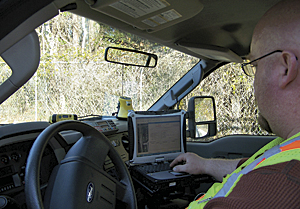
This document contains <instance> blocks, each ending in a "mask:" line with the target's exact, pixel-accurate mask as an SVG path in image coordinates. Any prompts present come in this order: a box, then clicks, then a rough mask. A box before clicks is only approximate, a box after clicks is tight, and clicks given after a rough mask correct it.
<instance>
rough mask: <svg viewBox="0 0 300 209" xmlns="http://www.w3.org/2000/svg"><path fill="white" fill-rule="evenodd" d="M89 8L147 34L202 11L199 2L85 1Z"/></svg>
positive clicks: (201, 5) (179, 0) (170, 0)
mask: <svg viewBox="0 0 300 209" xmlns="http://www.w3.org/2000/svg"><path fill="white" fill-rule="evenodd" d="M86 2H87V3H88V4H89V5H90V7H91V8H92V9H94V10H97V11H99V12H101V13H104V14H106V15H109V16H111V17H113V18H116V19H118V20H120V21H123V22H126V23H127V24H129V25H132V26H134V27H136V28H139V29H141V30H146V31H147V32H149V33H151V32H156V31H159V30H161V29H164V28H167V27H169V26H171V25H174V24H177V23H179V22H182V21H184V20H187V19H189V18H191V17H193V16H195V15H196V14H198V13H199V12H200V11H201V10H202V9H203V4H202V3H201V2H200V1H199V0H184V1H182V0H155V1H149V0H119V1H116V0H101V1H95V0H86Z"/></svg>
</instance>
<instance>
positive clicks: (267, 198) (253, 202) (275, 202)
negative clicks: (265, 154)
mask: <svg viewBox="0 0 300 209" xmlns="http://www.w3.org/2000/svg"><path fill="white" fill-rule="evenodd" d="M299 206H300V161H298V160H291V161H288V162H284V163H278V164H275V165H270V166H264V167H261V168H258V169H255V170H253V171H251V172H249V173H248V174H246V175H244V176H242V177H241V179H240V181H239V182H238V183H237V185H236V186H235V187H234V188H233V190H232V192H231V193H230V194H229V195H228V196H227V197H219V198H215V199H212V200H211V201H209V202H208V203H207V204H206V205H205V207H204V208H205V209H212V208H214V209H225V208H231V209H240V208H260V209H269V208H299Z"/></svg>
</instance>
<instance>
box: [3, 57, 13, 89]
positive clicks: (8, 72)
mask: <svg viewBox="0 0 300 209" xmlns="http://www.w3.org/2000/svg"><path fill="white" fill-rule="evenodd" d="M11 74H12V72H11V69H10V68H9V66H8V65H7V64H6V62H4V60H3V59H2V58H1V57H0V85H1V84H2V83H3V82H4V81H6V80H7V79H8V78H9V77H10V76H11Z"/></svg>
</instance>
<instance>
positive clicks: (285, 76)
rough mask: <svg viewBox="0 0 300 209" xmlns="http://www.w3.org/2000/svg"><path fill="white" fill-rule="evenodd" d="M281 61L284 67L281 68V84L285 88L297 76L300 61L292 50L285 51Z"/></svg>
mask: <svg viewBox="0 0 300 209" xmlns="http://www.w3.org/2000/svg"><path fill="white" fill-rule="evenodd" d="M280 61H281V64H282V66H283V67H282V69H281V70H280V80H279V86H280V88H282V89H284V88H285V87H286V86H287V85H288V84H289V83H291V82H292V81H293V80H295V79H296V78H297V75H298V68H299V63H298V58H297V57H296V55H295V54H294V53H292V52H290V51H283V52H282V53H281V59H280Z"/></svg>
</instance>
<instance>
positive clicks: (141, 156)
mask: <svg viewBox="0 0 300 209" xmlns="http://www.w3.org/2000/svg"><path fill="white" fill-rule="evenodd" d="M185 114H186V112H185V111H184V110H172V111H168V112H165V111H150V112H149V111H137V112H134V111H131V112H130V113H129V114H128V135H129V145H130V146H129V159H130V168H131V169H130V170H131V171H132V173H133V177H135V178H136V179H137V180H138V181H142V182H143V183H144V184H147V183H149V181H150V183H151V182H152V183H155V184H156V187H157V186H158V185H159V182H164V183H166V182H171V184H170V185H176V181H174V179H178V180H179V179H182V178H186V177H189V176H190V174H187V173H178V172H173V171H172V169H171V168H170V166H169V163H170V162H171V161H172V160H174V159H175V158H176V157H177V156H178V155H180V154H181V153H184V152H185V148H186V119H185ZM160 169H162V170H160Z"/></svg>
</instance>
